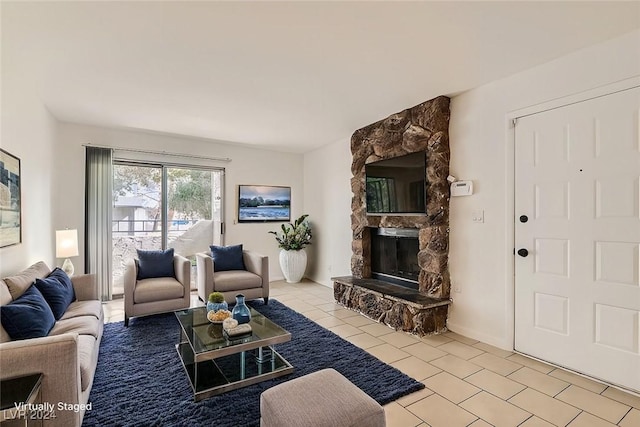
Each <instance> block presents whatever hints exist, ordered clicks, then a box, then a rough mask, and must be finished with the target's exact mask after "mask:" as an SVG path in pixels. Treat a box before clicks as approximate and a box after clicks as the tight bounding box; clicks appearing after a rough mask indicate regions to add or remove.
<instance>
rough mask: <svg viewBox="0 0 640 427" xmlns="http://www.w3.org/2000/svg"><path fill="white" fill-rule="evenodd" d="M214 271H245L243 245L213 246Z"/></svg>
mask: <svg viewBox="0 0 640 427" xmlns="http://www.w3.org/2000/svg"><path fill="white" fill-rule="evenodd" d="M211 258H213V270H214V271H229V270H245V267H244V259H243V258H242V245H235V246H211Z"/></svg>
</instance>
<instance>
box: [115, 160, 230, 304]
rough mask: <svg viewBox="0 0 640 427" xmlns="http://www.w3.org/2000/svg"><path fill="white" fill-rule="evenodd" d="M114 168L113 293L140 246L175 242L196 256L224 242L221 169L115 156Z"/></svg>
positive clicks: (180, 249)
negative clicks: (143, 162)
mask: <svg viewBox="0 0 640 427" xmlns="http://www.w3.org/2000/svg"><path fill="white" fill-rule="evenodd" d="M113 170H114V172H113V175H114V176H113V178H114V179H113V181H114V185H113V228H112V230H113V235H112V240H113V252H112V253H113V255H112V257H113V282H112V283H113V294H114V295H117V294H122V293H123V291H124V285H123V275H124V268H125V265H126V262H127V261H128V260H130V259H132V258H134V257H135V256H136V249H143V250H154V249H166V248H174V250H175V252H176V253H178V254H180V255H183V256H185V257H188V258H191V259H192V260H195V254H196V253H197V252H201V251H206V250H207V249H208V248H209V246H210V245H212V244H216V245H220V244H222V234H221V230H222V188H223V185H222V180H223V170H222V169H207V168H199V167H192V166H182V165H180V166H175V165H162V164H159V165H157V164H155V165H154V164H141V163H127V162H114V167H113ZM194 262H195V261H194ZM194 273H195V269H194ZM192 276H194V277H192V286H193V285H194V283H195V274H192Z"/></svg>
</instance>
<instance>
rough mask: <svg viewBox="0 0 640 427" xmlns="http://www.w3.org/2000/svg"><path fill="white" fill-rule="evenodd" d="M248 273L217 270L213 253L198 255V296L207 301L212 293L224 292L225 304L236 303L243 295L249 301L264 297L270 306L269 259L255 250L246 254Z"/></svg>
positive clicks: (244, 253)
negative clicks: (240, 295)
mask: <svg viewBox="0 0 640 427" xmlns="http://www.w3.org/2000/svg"><path fill="white" fill-rule="evenodd" d="M242 258H243V261H244V265H245V268H246V270H227V271H215V262H214V261H213V258H212V257H211V252H201V253H198V254H196V268H197V274H198V277H197V284H198V297H199V298H200V299H201V300H202V301H205V302H206V301H207V298H208V297H209V294H210V293H211V292H221V293H222V294H223V295H224V299H225V301H227V302H228V303H233V302H235V300H236V299H235V297H236V295H237V294H239V293H242V294H243V295H244V296H245V298H246V299H247V300H250V299H257V298H263V299H264V303H265V304H268V303H269V257H268V256H265V255H262V254H259V253H257V252H253V251H247V250H244V251H242Z"/></svg>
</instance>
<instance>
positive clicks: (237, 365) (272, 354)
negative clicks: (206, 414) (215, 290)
mask: <svg viewBox="0 0 640 427" xmlns="http://www.w3.org/2000/svg"><path fill="white" fill-rule="evenodd" d="M250 310H251V322H250V323H249V324H250V325H251V329H252V334H251V335H248V336H246V337H241V338H239V339H234V340H229V339H226V338H225V336H224V335H223V333H222V325H221V324H214V323H211V322H209V320H207V309H206V307H196V308H189V309H186V310H179V311H176V312H175V314H176V317H177V318H178V322H179V323H180V328H181V333H180V342H179V343H178V344H176V350H177V351H178V355H179V356H180V360H181V361H182V365H183V366H184V369H185V371H186V372H187V376H188V377H189V380H190V382H191V387H192V388H193V393H194V396H195V401H196V402H197V401H199V400H202V399H205V398H207V397H210V396H215V395H218V394H222V393H225V392H227V391H231V390H235V389H237V388H241V387H246V386H248V385H251V384H255V383H258V382H261V381H265V380H268V379H271V378H276V377H279V376H282V375H286V374H289V373H291V372H293V366H291V364H290V363H289V362H287V361H286V360H285V359H284V358H283V357H282V356H280V355H279V354H278V353H277V352H276V351H275V350H274V349H273V346H274V345H275V344H280V343H284V342H287V341H291V334H290V333H289V332H287V331H285V330H284V329H282V328H281V327H280V326H278V325H276V324H275V323H274V322H272V321H271V320H269V319H267V318H266V317H265V316H263V315H262V314H260V313H258V312H257V311H255V310H254V309H253V308H251V309H250Z"/></svg>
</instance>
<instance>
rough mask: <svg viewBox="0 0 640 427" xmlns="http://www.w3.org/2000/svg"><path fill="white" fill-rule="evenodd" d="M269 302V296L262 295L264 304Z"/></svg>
mask: <svg viewBox="0 0 640 427" xmlns="http://www.w3.org/2000/svg"><path fill="white" fill-rule="evenodd" d="M267 304H269V297H264V305H267Z"/></svg>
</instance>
